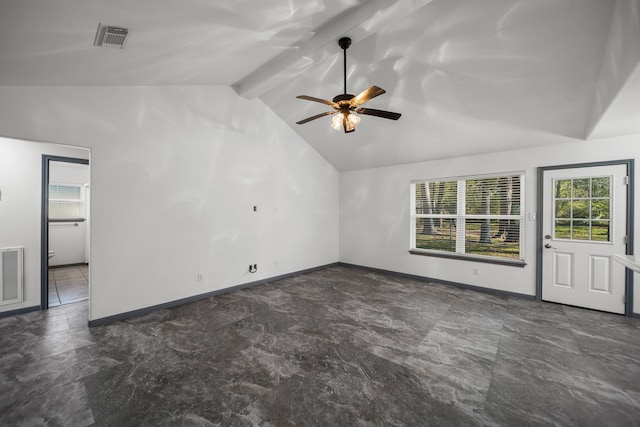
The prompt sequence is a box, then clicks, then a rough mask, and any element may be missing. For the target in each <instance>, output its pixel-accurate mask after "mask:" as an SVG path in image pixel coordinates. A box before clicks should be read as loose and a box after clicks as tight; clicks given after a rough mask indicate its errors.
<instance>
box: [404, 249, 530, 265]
mask: <svg viewBox="0 0 640 427" xmlns="http://www.w3.org/2000/svg"><path fill="white" fill-rule="evenodd" d="M409 253H410V254H411V255H421V256H431V257H436V258H449V259H457V260H460V261H473V262H484V263H486V264H498V265H506V266H509V267H520V268H522V267H524V266H525V265H527V263H526V262H524V261H523V260H515V259H506V258H505V259H502V258H494V257H487V256H477V255H462V254H455V253H446V252H436V251H429V250H425V249H409Z"/></svg>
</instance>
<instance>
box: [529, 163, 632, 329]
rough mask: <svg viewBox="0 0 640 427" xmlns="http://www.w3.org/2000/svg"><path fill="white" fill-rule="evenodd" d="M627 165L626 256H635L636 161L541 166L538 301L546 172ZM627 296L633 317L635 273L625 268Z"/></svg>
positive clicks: (627, 308) (539, 297) (538, 295)
mask: <svg viewBox="0 0 640 427" xmlns="http://www.w3.org/2000/svg"><path fill="white" fill-rule="evenodd" d="M614 165H625V166H626V167H627V176H628V177H629V183H628V185H627V224H626V235H627V250H626V255H632V254H633V212H634V210H633V203H634V192H633V189H634V182H635V180H634V159H625V160H611V161H603V162H591V163H573V164H568V165H554V166H540V167H538V168H537V170H538V189H537V208H536V215H537V218H538V221H537V224H536V233H537V235H536V300H538V301H542V233H543V229H542V222H543V221H544V218H543V217H542V205H543V203H544V195H543V190H544V172H545V171H549V170H557V169H574V168H588V167H596V166H614ZM624 277H625V295H626V301H625V304H624V315H625V316H627V317H632V316H633V271H631V270H630V269H628V268H625V276H624Z"/></svg>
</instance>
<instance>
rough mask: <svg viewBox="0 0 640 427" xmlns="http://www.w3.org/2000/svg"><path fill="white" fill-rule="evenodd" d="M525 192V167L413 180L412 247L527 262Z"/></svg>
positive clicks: (442, 253)
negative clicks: (497, 172) (506, 171)
mask: <svg viewBox="0 0 640 427" xmlns="http://www.w3.org/2000/svg"><path fill="white" fill-rule="evenodd" d="M523 192H524V173H516V174H514V173H510V174H504V175H491V176H474V177H465V178H444V179H434V180H426V181H415V182H413V183H412V184H411V195H412V200H411V201H412V205H411V252H412V253H416V254H424V255H435V256H451V257H468V258H470V259H476V260H479V259H478V258H477V257H479V258H480V259H486V260H490V259H494V260H504V261H507V262H508V261H513V262H514V263H523V261H524V251H523V249H524V217H523V209H522V203H523V201H524V194H523ZM447 254H448V255H447Z"/></svg>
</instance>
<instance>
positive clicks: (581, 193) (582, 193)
mask: <svg viewBox="0 0 640 427" xmlns="http://www.w3.org/2000/svg"><path fill="white" fill-rule="evenodd" d="M589 187H590V186H589V178H583V179H574V180H573V194H572V195H571V197H573V198H574V199H577V198H579V197H589V195H590V192H589Z"/></svg>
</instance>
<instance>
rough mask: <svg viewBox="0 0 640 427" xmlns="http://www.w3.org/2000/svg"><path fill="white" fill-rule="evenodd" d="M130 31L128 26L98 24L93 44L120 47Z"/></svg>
mask: <svg viewBox="0 0 640 427" xmlns="http://www.w3.org/2000/svg"><path fill="white" fill-rule="evenodd" d="M130 32H131V31H130V30H129V29H128V28H123V27H114V26H113V25H103V24H98V31H96V38H95V40H94V41H93V45H94V46H105V47H115V48H118V49H122V48H123V47H124V44H125V43H126V41H127V37H128V36H129V33H130Z"/></svg>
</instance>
